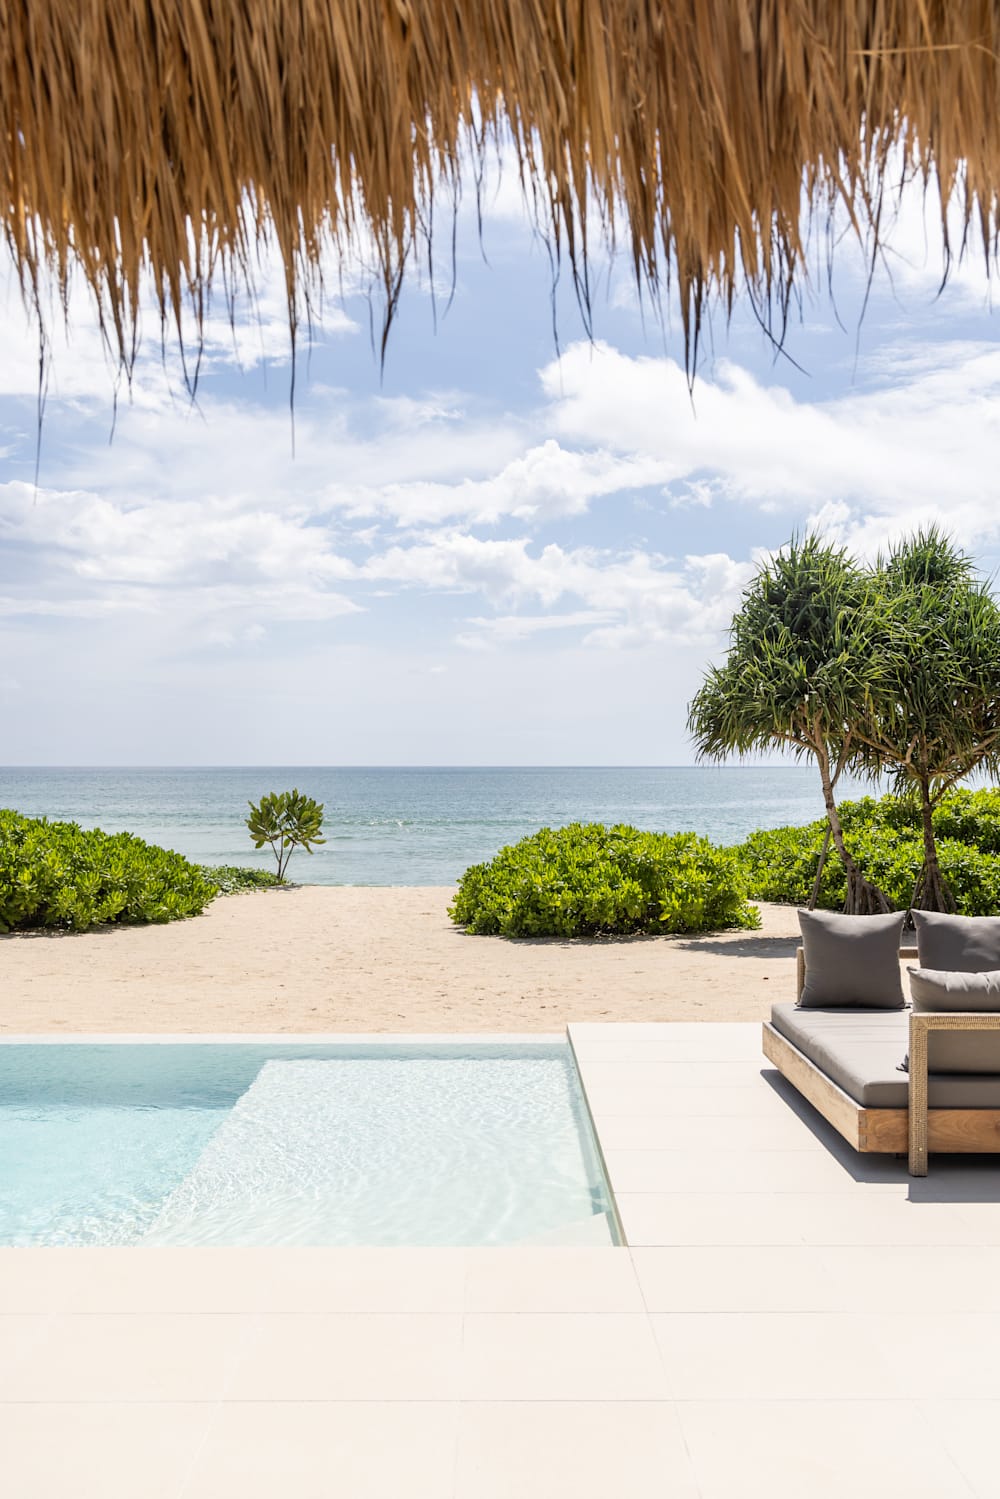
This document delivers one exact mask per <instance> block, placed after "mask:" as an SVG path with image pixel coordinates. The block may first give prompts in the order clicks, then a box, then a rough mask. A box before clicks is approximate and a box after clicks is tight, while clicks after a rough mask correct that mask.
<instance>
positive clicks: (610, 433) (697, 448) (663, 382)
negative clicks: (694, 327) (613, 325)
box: [541, 343, 1000, 545]
mask: <svg viewBox="0 0 1000 1499" xmlns="http://www.w3.org/2000/svg"><path fill="white" fill-rule="evenodd" d="M877 373H878V377H879V378H878V383H875V384H869V385H866V386H865V387H863V388H858V389H856V390H854V391H851V392H849V393H848V394H847V395H843V396H839V397H836V398H834V399H831V400H827V401H817V402H812V403H810V402H805V401H801V400H796V399H794V398H793V397H792V395H791V394H790V392H789V391H788V389H787V388H786V387H783V386H781V385H778V384H773V385H763V384H761V383H760V382H759V381H758V380H756V379H755V378H754V377H753V376H752V375H751V374H750V373H749V372H748V371H747V370H745V369H741V368H739V367H737V366H735V365H733V364H731V363H725V362H723V363H720V365H719V367H718V377H717V379H716V380H714V381H708V380H704V381H700V382H699V384H698V386H697V387H696V390H695V395H694V401H693V403H692V400H691V398H690V396H689V394H688V390H687V386H686V383H685V379H684V374H683V371H682V370H681V369H680V367H679V366H678V365H677V364H676V363H675V362H674V361H672V360H669V359H652V358H648V357H639V358H635V357H630V356H628V355H625V354H623V353H621V352H619V351H618V350H615V349H612V348H609V347H608V346H607V345H603V344H599V345H597V346H594V347H591V346H588V345H581V344H578V345H575V346H574V347H572V348H570V349H568V350H567V351H566V353H565V354H564V355H563V357H562V358H561V359H559V360H558V361H554V362H553V363H552V364H550V365H548V366H547V367H546V368H545V369H544V370H543V371H542V375H541V378H542V383H543V388H544V390H545V393H546V395H547V397H548V398H549V401H550V407H549V413H548V418H549V421H550V423H551V424H552V425H553V426H554V427H555V429H556V430H557V431H558V433H559V434H560V437H561V438H562V439H563V440H565V441H566V442H567V443H572V444H579V443H591V444H595V445H597V446H598V447H599V448H600V449H601V450H602V451H603V450H608V449H609V450H611V451H612V452H616V453H618V454H619V455H621V456H622V457H623V458H627V459H628V460H630V461H633V462H639V461H641V462H644V463H646V462H656V461H658V462H659V464H660V471H661V477H662V481H663V483H664V484H665V485H666V486H668V488H669V490H670V493H671V496H672V498H673V499H675V500H676V499H678V498H679V499H681V500H682V501H683V500H685V499H691V500H693V501H694V502H695V503H697V504H698V505H701V506H704V505H705V504H707V503H708V502H709V501H710V500H713V501H714V502H715V503H716V504H718V503H719V502H729V503H732V502H739V503H740V504H741V505H743V506H749V507H753V508H756V509H758V510H760V511H763V512H780V513H785V514H787V515H788V517H789V529H791V527H792V526H793V525H795V524H801V523H802V522H804V521H806V520H807V518H810V517H814V516H818V515H820V514H822V513H824V507H826V506H828V505H831V504H836V505H846V506H847V507H848V511H849V514H850V516H851V517H853V518H854V520H853V529H854V530H858V529H859V528H860V527H861V525H862V519H861V518H862V517H867V518H868V519H867V520H866V521H865V522H864V524H865V526H867V525H868V523H869V521H872V520H874V522H875V523H876V529H879V528H882V529H883V530H886V531H888V530H891V529H892V528H894V527H904V528H912V527H913V526H914V525H916V524H919V523H921V522H923V521H927V520H931V519H938V520H945V521H946V522H947V524H948V526H949V528H950V529H952V530H953V531H954V532H955V534H956V535H957V536H958V537H959V539H960V540H962V541H963V542H965V543H966V544H969V545H975V544H977V543H979V542H982V541H984V540H992V539H993V538H994V537H995V536H996V535H997V534H998V528H1000V513H998V510H997V505H996V475H997V473H998V472H1000V348H998V347H997V346H995V345H988V344H982V343H971V344H970V343H962V344H958V345H955V346H949V345H944V346H938V351H937V355H936V357H935V354H934V350H933V349H931V348H921V349H918V350H907V351H904V352H903V353H902V355H901V356H900V358H899V360H898V363H894V362H893V361H892V359H891V357H890V356H889V355H888V354H885V355H884V356H883V358H882V360H881V362H880V365H879V369H878V372H877Z"/></svg>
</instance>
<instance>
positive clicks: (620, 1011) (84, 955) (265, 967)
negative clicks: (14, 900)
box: [0, 885, 798, 1033]
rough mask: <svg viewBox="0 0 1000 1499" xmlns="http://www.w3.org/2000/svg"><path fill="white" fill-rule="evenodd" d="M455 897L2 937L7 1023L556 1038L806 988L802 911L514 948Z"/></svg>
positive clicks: (280, 898)
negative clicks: (455, 915) (682, 930)
mask: <svg viewBox="0 0 1000 1499" xmlns="http://www.w3.org/2000/svg"><path fill="white" fill-rule="evenodd" d="M451 894H452V892H451V890H448V889H440V888H429V887H420V888H418V887H402V888H400V887H396V888H392V889H387V888H379V889H349V888H341V887H324V886H317V885H312V886H303V887H301V888H298V889H294V888H293V889H290V890H275V891H257V892H252V893H248V894H245V895H235V896H229V897H227V898H225V899H220V900H217V901H216V902H215V903H214V904H213V905H212V906H210V907H209V909H208V911H207V912H206V913H205V915H204V916H199V917H196V918H195V919H194V920H191V921H184V922H174V923H173V924H171V925H169V926H149V927H118V928H116V927H112V928H107V929H105V930H102V931H96V932H82V933H76V934H55V935H53V934H49V933H23V934H17V935H12V936H7V937H0V1031H3V1032H6V1033H11V1032H21V1033H25V1032H41V1031H143V1032H145V1031H161V1032H187V1031H192V1032H197V1031H203V1032H204V1031H342V1030H343V1031H557V1030H561V1029H562V1027H563V1026H564V1025H565V1024H566V1022H567V1021H569V1020H755V1019H758V1018H762V1017H763V1016H765V1015H766V1014H767V1013H768V1011H769V1008H770V1005H771V1002H772V1000H773V999H778V998H782V999H783V998H791V997H793V974H794V966H793V962H792V955H793V953H794V950H795V946H796V935H797V931H798V926H797V921H796V916H795V912H794V910H792V909H791V908H788V907H783V906H762V908H761V913H762V916H763V923H764V924H763V929H762V930H761V931H760V932H725V933H721V934H718V935H714V936H706V937H649V938H642V937H640V938H631V939H628V940H617V941H598V942H589V941H572V942H564V941H560V940H558V939H550V940H547V941H521V942H510V941H505V940H503V939H502V938H496V937H468V936H466V935H464V933H462V932H460V931H459V930H458V929H457V928H455V927H454V926H452V924H451V922H450V921H449V919H448V916H447V912H446V907H447V904H448V901H449V899H450V898H451Z"/></svg>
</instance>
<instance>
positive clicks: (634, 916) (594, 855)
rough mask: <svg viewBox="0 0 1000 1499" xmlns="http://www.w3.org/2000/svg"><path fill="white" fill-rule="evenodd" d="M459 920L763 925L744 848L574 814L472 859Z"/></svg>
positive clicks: (538, 924) (534, 932) (455, 906)
mask: <svg viewBox="0 0 1000 1499" xmlns="http://www.w3.org/2000/svg"><path fill="white" fill-rule="evenodd" d="M448 909H449V914H450V916H451V918H452V920H453V921H454V922H455V923H456V924H457V925H459V926H462V927H464V928H465V930H466V931H467V932H471V933H473V934H475V935H477V936H502V937H600V936H629V935H633V934H636V933H650V932H656V933H663V932H706V931H718V930H723V929H726V928H731V927H736V928H740V927H742V928H754V927H757V926H759V925H760V916H759V913H758V912H757V910H756V908H755V907H753V906H751V905H750V904H748V902H747V899H746V873H745V870H744V866H743V863H742V861H741V859H740V857H739V855H738V854H737V853H735V852H734V851H732V850H730V849H723V848H717V847H715V846H713V845H712V844H711V843H709V841H708V840H707V839H706V838H700V837H698V836H697V835H696V834H694V833H674V834H668V833H647V832H641V831H640V830H639V829H637V828H633V827H628V826H624V825H621V826H617V827H606V826H604V825H603V824H602V823H571V824H570V825H569V826H568V827H563V828H555V829H553V828H541V829H540V830H539V831H538V832H537V833H534V834H532V835H531V836H530V837H528V838H522V839H521V841H520V842H519V843H515V844H511V845H509V846H508V847H506V848H502V849H501V850H500V852H499V853H498V854H497V855H496V856H495V858H493V859H491V860H490V861H489V862H488V863H484V864H474V865H472V867H471V868H469V869H467V870H466V871H465V873H464V874H463V875H462V878H461V879H460V880H459V884H458V893H457V894H456V896H455V899H454V900H453V902H452V904H451V905H450V906H449V908H448Z"/></svg>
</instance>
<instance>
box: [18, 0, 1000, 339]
mask: <svg viewBox="0 0 1000 1499" xmlns="http://www.w3.org/2000/svg"><path fill="white" fill-rule="evenodd" d="M998 59H1000V0H6V3H5V4H4V5H3V6H2V8H0V100H2V113H3V124H2V128H0V179H2V182H3V199H2V213H3V220H4V229H5V231H6V235H7V238H8V241H9V244H10V246H11V249H12V251H13V254H14V257H15V260H16V262H17V264H18V267H19V269H20V272H21V275H22V278H23V280H24V283H25V285H26V287H27V290H28V294H29V296H35V295H36V291H37V289H38V287H39V284H40V281H39V278H40V274H41V272H42V270H43V267H45V266H48V267H49V268H50V269H52V270H54V272H55V275H56V278H57V284H58V285H59V286H60V287H61V288H64V287H65V283H66V277H67V275H68V274H69V272H70V268H71V267H72V266H74V265H78V266H79V267H80V269H81V270H82V272H83V274H84V275H85V277H86V279H87V281H88V282H89V283H90V285H91V287H92V288H93V290H94V292H95V293H96V295H97V297H98V298H99V301H100V304H101V307H102V309H103V312H104V316H105V319H106V325H107V329H108V333H109V337H110V339H111V342H112V346H113V347H114V349H115V351H116V353H120V354H121V356H122V357H123V359H125V361H126V363H127V362H128V359H129V356H130V350H131V339H132V321H133V318H134V314H135V310H136V305H137V296H138V292H139V286H140V278H141V272H143V270H144V269H148V270H150V271H151V272H152V275H153V278H154V281H155V284H156V285H157V287H158V290H159V294H160V297H161V299H162V306H163V309H164V312H165V314H166V315H167V316H168V317H170V316H173V315H176V314H177V313H178V311H179V309H180V308H181V306H182V305H183V304H184V302H185V299H191V301H192V302H193V305H194V309H195V313H196V315H197V314H198V312H199V308H200V306H201V299H202V298H203V296H204V293H205V291H206V288H207V287H208V285H209V284H210V283H214V284H216V285H219V286H225V285H226V284H228V285H230V286H231V285H232V284H233V283H234V279H235V281H237V282H238V281H239V280H240V279H241V278H242V279H244V280H247V281H249V282H250V284H251V285H252V283H253V280H254V272H255V266H256V248H257V245H258V242H259V240H260V238H261V237H262V236H264V235H268V236H270V237H271V238H272V241H273V242H276V243H277V245H278V247H279V248H280V251H281V253H282V256H283V259H284V264H285V266H286V268H287V277H288V290H289V303H290V316H291V317H292V319H293V322H294V318H295V316H296V310H295V309H296V308H301V306H302V305H303V303H302V297H303V294H304V293H307V292H308V290H309V288H310V286H311V285H314V284H315V282H314V280H313V277H314V275H315V271H316V269H317V267H318V264H319V260H320V256H321V254H322V252H323V250H324V248H325V246H326V245H327V244H328V243H329V242H330V241H331V240H333V241H337V242H339V243H340V244H341V245H350V244H351V243H352V241H356V240H357V239H358V238H362V239H364V241H365V243H368V242H369V236H371V239H372V240H373V242H374V246H375V254H376V259H377V261H378V264H379V270H380V273H381V276H382V278H383V281H384V284H385V288H386V292H387V297H388V301H389V305H390V308H391V305H392V303H393V300H394V298H395V295H396V293H397V291H398V278H399V274H400V269H401V267H402V265H403V264H404V262H405V261H406V259H407V258H408V256H410V255H411V254H412V253H413V252H414V249H415V248H419V246H420V245H421V243H422V242H424V243H425V242H426V235H427V233H428V229H429V222H428V205H429V201H430V195H431V192H432V189H433V188H434V187H435V186H438V187H440V186H441V185H442V184H445V185H448V184H454V183H455V182H456V181H457V178H458V174H459V171H460V167H461V164H462V163H463V161H464V162H465V163H466V164H467V163H468V162H469V160H470V159H471V160H473V161H475V160H476V159H478V158H481V157H482V154H483V153H484V152H485V151H486V150H487V148H488V146H489V144H490V142H491V141H492V140H494V139H496V138H503V139H504V140H505V141H507V140H508V138H509V141H510V142H512V145H510V146H509V147H508V149H509V150H510V151H511V152H512V153H513V154H514V155H516V159H517V162H518V163H519V165H520V169H521V172H522V175H523V179H524V182H525V184H526V187H527V190H528V193H529V197H531V198H533V200H534V202H535V205H536V210H537V212H538V213H539V215H540V218H541V219H542V220H543V221H544V222H546V223H547V225H548V227H549V229H550V231H551V233H552V236H553V240H554V243H555V244H556V246H557V249H558V251H559V254H560V255H561V256H562V257H564V258H566V259H568V260H569V262H570V263H571V264H572V265H573V267H574V269H575V270H576V271H577V272H578V273H579V274H580V275H581V277H582V276H583V275H584V273H585V269H586V260H587V249H588V246H587V243H586V234H585V228H582V227H581V225H585V223H586V215H585V214H583V213H582V212H581V210H582V205H583V204H584V202H585V200H587V199H588V198H589V199H590V200H591V202H592V203H593V204H596V205H597V208H598V210H599V212H600V215H601V217H602V218H603V221H604V224H605V226H606V229H607V231H608V232H609V234H612V235H614V236H615V238H616V240H617V242H618V243H619V244H623V245H625V246H627V247H628V248H629V249H630V251H631V256H632V260H633V262H634V267H635V273H636V276H637V277H638V278H639V280H640V281H641V282H643V283H644V284H645V285H646V286H647V288H648V289H650V290H652V291H653V293H654V294H655V293H656V292H658V291H659V290H662V288H663V287H664V285H665V284H666V282H667V280H668V279H669V278H670V277H671V276H673V277H674V278H675V280H676V284H677V288H678V291H679V295H680V303H681V307H682V309H683V313H684V318H685V327H686V333H687V335H688V336H689V337H691V336H692V335H695V334H696V332H697V327H698V322H699V318H700V314H701V310H702V307H703V303H704V301H705V298H706V295H707V294H709V293H711V292H713V291H715V290H718V291H719V292H720V293H721V296H722V300H723V302H724V303H725V304H728V303H729V301H730V299H731V298H732V296H733V294H734V292H736V291H739V290H740V289H741V287H742V285H743V277H744V275H745V277H746V280H747V282H748V283H749V287H750V289H751V290H752V292H753V293H754V294H755V295H756V296H757V297H758V298H759V300H760V304H761V305H762V306H764V307H767V306H771V307H775V306H776V307H778V308H779V309H780V307H781V305H782V303H783V301H784V299H785V298H786V296H787V293H788V289H789V287H790V286H792V285H794V284H795V283H796V282H797V281H798V280H799V279H801V278H802V277H803V275H804V271H805V266H804V243H803V236H804V233H805V230H804V228H803V217H802V213H801V208H802V204H803V191H805V194H806V196H807V198H808V200H809V202H810V203H811V204H812V205H813V207H814V208H817V207H818V208H820V209H821V210H825V209H826V208H828V207H829V205H830V204H831V202H833V201H835V200H838V199H840V200H843V201H844V202H846V203H848V204H849V205H851V206H852V209H854V210H856V213H857V220H856V228H857V229H858V231H859V232H862V233H868V232H873V233H874V234H875V235H876V236H877V233H878V227H879V213H880V209H881V203H882V192H883V187H888V186H889V185H890V184H889V183H888V182H887V180H886V178H887V174H888V172H889V171H890V170H895V169H896V168H898V167H899V166H900V163H901V162H903V163H905V164H906V165H908V166H909V167H913V166H916V165H918V164H919V168H920V169H921V170H927V169H929V168H930V167H931V166H933V167H934V169H935V170H936V174H937V180H938V181H939V183H940V191H941V193H942V194H943V195H945V196H948V195H950V194H951V192H952V189H953V188H956V189H957V191H958V194H959V198H960V202H961V204H962V206H963V212H964V219H965V226H966V228H968V226H969V224H970V223H972V224H974V226H975V229H976V231H977V232H978V233H981V234H982V236H983V237H984V238H985V240H986V242H987V246H988V248H989V249H990V251H991V252H992V251H993V250H995V241H996V234H997V195H998V190H1000V60H998ZM442 227H444V229H445V236H444V237H445V239H446V240H450V233H451V230H450V225H446V226H442ZM952 248H954V247H952ZM223 273H227V274H226V275H225V276H224V274H223ZM584 285H585V283H584Z"/></svg>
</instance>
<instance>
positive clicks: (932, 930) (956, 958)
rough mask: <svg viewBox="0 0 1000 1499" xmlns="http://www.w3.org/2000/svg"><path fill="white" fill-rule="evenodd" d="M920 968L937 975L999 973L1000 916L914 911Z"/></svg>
mask: <svg viewBox="0 0 1000 1499" xmlns="http://www.w3.org/2000/svg"><path fill="white" fill-rule="evenodd" d="M913 923H914V925H915V926H916V929H917V954H918V956H919V958H920V966H921V968H933V969H935V970H937V971H938V972H940V973H987V972H991V971H993V970H994V969H1000V916H949V915H947V914H946V913H945V912H943V911H914V912H913Z"/></svg>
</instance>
